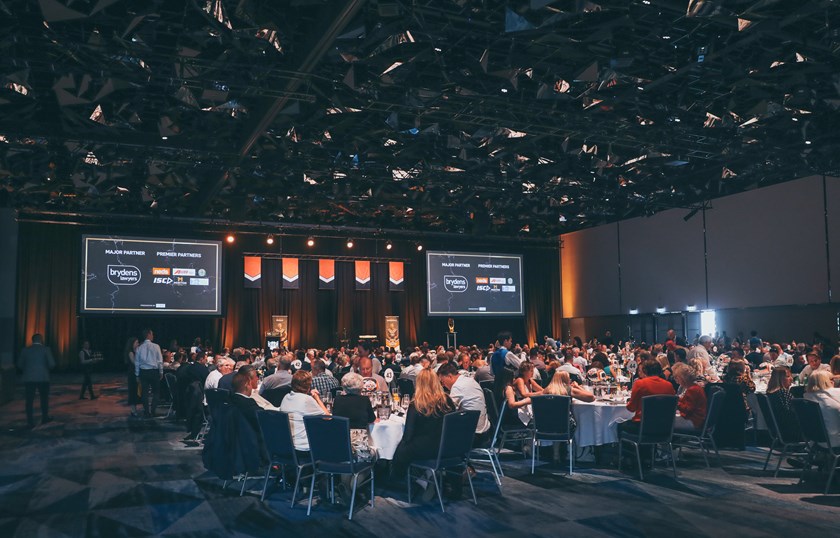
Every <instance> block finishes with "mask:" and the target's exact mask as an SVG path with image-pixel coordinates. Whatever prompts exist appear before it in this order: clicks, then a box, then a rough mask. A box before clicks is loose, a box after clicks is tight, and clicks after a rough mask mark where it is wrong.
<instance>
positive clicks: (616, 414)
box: [572, 401, 633, 447]
mask: <svg viewBox="0 0 840 538" xmlns="http://www.w3.org/2000/svg"><path fill="white" fill-rule="evenodd" d="M572 414H573V415H574V417H575V421H576V422H577V430H576V431H575V444H576V445H577V446H578V447H586V446H599V445H606V444H610V443H617V442H618V423H619V422H623V421H625V420H630V419H632V418H633V412H632V411H628V410H627V407H625V404H611V403H607V402H598V401H596V402H580V401H575V402H574V404H572Z"/></svg>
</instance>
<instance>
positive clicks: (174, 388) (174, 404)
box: [163, 372, 179, 418]
mask: <svg viewBox="0 0 840 538" xmlns="http://www.w3.org/2000/svg"><path fill="white" fill-rule="evenodd" d="M163 382H164V383H165V384H166V391H167V392H168V393H169V401H168V402H165V403H168V404H169V409H167V410H166V415H164V416H163V418H169V417H170V415H172V413H173V412H175V410H176V409H177V408H178V405H179V403H178V378H177V377H175V374H173V373H171V372H166V373H165V374H163Z"/></svg>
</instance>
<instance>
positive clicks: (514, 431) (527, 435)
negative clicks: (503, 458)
mask: <svg viewBox="0 0 840 538" xmlns="http://www.w3.org/2000/svg"><path fill="white" fill-rule="evenodd" d="M506 413H516V411H514V410H513V409H510V408H509V407H508V404H507V402H504V403H503V404H502V411H501V413H499V431H500V432H501V434H502V439H501V440H500V441H499V446H498V450H497V453H498V452H501V450H502V449H503V448H504V447H505V443H507V441H508V437H516V438H515V439H511V440H512V441H516V442H521V443H522V457H523V458H524V457H527V455H526V454H525V443H526V442H528V441H530V440H531V439H533V437H534V430H533V429H531V428H529V427H528V426H525V425H524V424H523V425H522V426H521V427H519V426H518V425H513V424H507V425H506V424H505V416H506V415H505V414H506ZM516 420H517V421H518V420H519V419H518V418H517V419H516ZM518 424H521V422H518ZM517 436H521V437H517Z"/></svg>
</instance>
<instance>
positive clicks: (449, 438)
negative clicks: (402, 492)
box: [406, 411, 480, 512]
mask: <svg viewBox="0 0 840 538" xmlns="http://www.w3.org/2000/svg"><path fill="white" fill-rule="evenodd" d="M479 416H480V413H479V412H478V411H455V412H453V413H449V414H447V415H444V417H443V430H442V432H441V436H440V446H439V448H438V454H437V458H435V459H431V460H418V461H412V462H411V463H410V464H409V465H408V470H407V471H406V481H407V483H408V502H409V503H410V502H411V482H412V478H417V477H412V475H411V470H412V469H420V470H422V471H431V473H432V481H433V482H434V483H435V492H436V493H437V497H438V501H439V502H440V510H441V512H446V510H445V509H444V507H443V496H442V495H441V489H442V487H443V475H444V473H446V471H447V470H448V469H451V468H453V467H457V468H459V469H462V470H465V469H466V467H467V464H468V463H469V453H470V451H471V450H472V443H473V436H474V435H475V428H476V426H478V419H479ZM456 472H457V474H458V475H459V476H460V474H461V471H456ZM438 474H440V477H438ZM466 475H467V480H468V481H469V483H470V491H471V492H472V498H473V502H474V503H475V504H476V505H478V499H476V497H475V488H473V483H472V476H470V473H466Z"/></svg>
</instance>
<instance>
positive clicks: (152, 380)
mask: <svg viewBox="0 0 840 538" xmlns="http://www.w3.org/2000/svg"><path fill="white" fill-rule="evenodd" d="M154 338H155V333H154V332H152V330H151V329H145V330H144V331H143V343H142V344H140V345H139V346H138V347H137V351H136V352H135V354H134V355H135V357H134V375H135V376H137V379H138V381H140V384H141V386H142V387H143V416H144V417H145V418H154V416H155V411H156V410H157V403H158V394H160V380H161V379H163V354H162V353H161V352H160V346H159V345H157V344H155V343H154ZM150 400H151V401H150Z"/></svg>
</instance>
